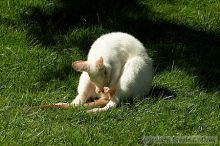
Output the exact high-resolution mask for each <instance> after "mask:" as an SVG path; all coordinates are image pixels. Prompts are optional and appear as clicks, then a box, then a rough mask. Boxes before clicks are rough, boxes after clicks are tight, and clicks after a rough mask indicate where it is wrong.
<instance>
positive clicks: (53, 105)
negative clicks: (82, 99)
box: [30, 103, 73, 110]
mask: <svg viewBox="0 0 220 146" xmlns="http://www.w3.org/2000/svg"><path fill="white" fill-rule="evenodd" d="M72 107H73V106H71V104H69V103H55V104H46V105H39V106H33V107H31V108H30V110H34V109H49V108H60V109H69V108H72Z"/></svg>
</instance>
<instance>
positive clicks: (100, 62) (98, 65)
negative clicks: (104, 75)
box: [96, 57, 103, 68]
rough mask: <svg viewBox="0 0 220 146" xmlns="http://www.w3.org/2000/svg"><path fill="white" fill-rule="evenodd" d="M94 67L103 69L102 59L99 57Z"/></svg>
mask: <svg viewBox="0 0 220 146" xmlns="http://www.w3.org/2000/svg"><path fill="white" fill-rule="evenodd" d="M96 67H98V68H101V67H103V57H100V58H99V59H98V60H96Z"/></svg>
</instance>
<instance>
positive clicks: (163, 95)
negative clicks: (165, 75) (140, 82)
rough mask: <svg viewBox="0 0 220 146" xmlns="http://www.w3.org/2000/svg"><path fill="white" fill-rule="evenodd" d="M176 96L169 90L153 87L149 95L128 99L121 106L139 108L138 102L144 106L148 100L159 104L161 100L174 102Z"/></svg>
mask: <svg viewBox="0 0 220 146" xmlns="http://www.w3.org/2000/svg"><path fill="white" fill-rule="evenodd" d="M176 96H177V95H176V93H175V92H173V91H171V90H170V89H168V88H165V87H163V86H153V87H152V88H151V90H150V92H149V93H148V95H146V96H144V97H141V98H139V97H137V98H133V97H132V98H128V99H126V100H124V101H122V103H120V106H122V105H128V106H129V107H134V106H137V104H136V103H138V101H139V102H140V104H142V103H144V102H145V101H146V100H147V101H149V102H151V103H157V102H158V101H160V100H173V99H175V98H176Z"/></svg>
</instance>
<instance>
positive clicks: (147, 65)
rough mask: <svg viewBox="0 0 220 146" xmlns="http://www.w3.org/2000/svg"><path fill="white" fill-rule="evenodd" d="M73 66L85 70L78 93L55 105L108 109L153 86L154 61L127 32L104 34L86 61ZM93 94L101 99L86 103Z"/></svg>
mask: <svg viewBox="0 0 220 146" xmlns="http://www.w3.org/2000/svg"><path fill="white" fill-rule="evenodd" d="M72 67H73V68H74V69H75V70H76V71H79V72H82V74H81V76H80V80H79V85H78V95H77V96H76V98H75V99H74V100H73V101H72V103H70V104H67V103H57V104H54V105H53V107H61V108H69V107H75V106H79V105H84V106H91V107H96V108H93V109H91V110H89V111H88V112H99V111H106V110H108V109H110V108H113V107H116V106H117V105H118V104H119V102H120V101H121V100H123V99H125V98H128V97H129V98H131V97H140V96H146V95H147V94H148V93H149V91H150V89H151V86H152V77H153V75H152V60H151V58H150V57H149V56H148V54H147V53H146V49H145V48H144V46H143V44H142V43H141V42H140V41H138V40H137V39H136V38H135V37H133V36H131V35H129V34H127V33H122V32H113V33H108V34H105V35H102V36H101V37H99V38H98V39H97V40H96V41H95V42H94V43H93V44H92V46H91V49H90V51H89V54H88V58H87V61H76V62H73V64H72ZM94 96H95V97H99V99H98V100H96V101H94V102H90V103H86V101H87V100H88V99H89V98H91V97H94ZM97 107H98V108H97Z"/></svg>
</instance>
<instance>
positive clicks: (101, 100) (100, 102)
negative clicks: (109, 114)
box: [83, 97, 109, 107]
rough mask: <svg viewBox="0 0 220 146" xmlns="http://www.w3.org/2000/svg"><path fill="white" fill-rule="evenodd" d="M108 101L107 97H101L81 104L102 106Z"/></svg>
mask: <svg viewBox="0 0 220 146" xmlns="http://www.w3.org/2000/svg"><path fill="white" fill-rule="evenodd" d="M108 102H109V99H108V97H101V98H99V99H97V100H95V101H93V102H88V103H85V104H83V106H86V107H104V106H106V104H107V103H108Z"/></svg>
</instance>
